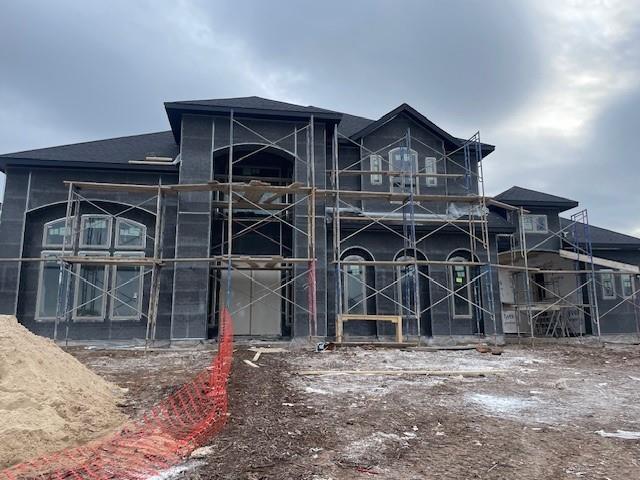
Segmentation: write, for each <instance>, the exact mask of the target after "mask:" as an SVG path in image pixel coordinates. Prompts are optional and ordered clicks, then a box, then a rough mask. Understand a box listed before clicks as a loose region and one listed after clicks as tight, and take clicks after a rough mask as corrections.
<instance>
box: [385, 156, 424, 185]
mask: <svg viewBox="0 0 640 480" xmlns="http://www.w3.org/2000/svg"><path fill="white" fill-rule="evenodd" d="M389 171H390V172H394V175H390V176H389V183H390V187H391V193H410V192H411V191H412V190H413V193H416V194H417V193H419V189H418V182H417V181H416V179H417V178H418V177H416V176H415V174H416V173H418V152H416V151H415V150H410V149H408V148H407V147H398V148H394V149H392V150H389Z"/></svg>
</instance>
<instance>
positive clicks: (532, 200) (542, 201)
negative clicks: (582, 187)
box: [494, 186, 578, 211]
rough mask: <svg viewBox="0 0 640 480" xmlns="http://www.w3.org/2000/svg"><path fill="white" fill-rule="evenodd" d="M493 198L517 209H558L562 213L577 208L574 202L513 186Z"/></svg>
mask: <svg viewBox="0 0 640 480" xmlns="http://www.w3.org/2000/svg"><path fill="white" fill-rule="evenodd" d="M494 198H495V199H496V200H499V201H501V202H504V203H507V204H509V205H514V206H517V207H520V206H522V207H558V208H562V209H563V210H562V211H564V210H569V209H570V208H574V207H577V206H578V202H576V201H575V200H570V199H568V198H564V197H558V196H556V195H551V194H549V193H544V192H538V191H536V190H530V189H528V188H522V187H518V186H513V187H511V188H510V189H508V190H505V191H504V192H502V193H500V194H498V195H496V196H495V197H494Z"/></svg>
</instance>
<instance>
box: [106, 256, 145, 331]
mask: <svg viewBox="0 0 640 480" xmlns="http://www.w3.org/2000/svg"><path fill="white" fill-rule="evenodd" d="M114 256H115V257H120V258H123V257H124V258H126V257H130V258H141V257H144V252H116V253H115V254H114ZM143 268H144V267H142V266H139V265H114V266H113V267H112V275H111V291H112V295H113V296H112V297H111V298H110V300H111V310H110V316H111V319H112V320H140V317H141V312H142V308H141V307H142V286H143V283H144V278H143Z"/></svg>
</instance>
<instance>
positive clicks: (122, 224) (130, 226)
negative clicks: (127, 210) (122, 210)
mask: <svg viewBox="0 0 640 480" xmlns="http://www.w3.org/2000/svg"><path fill="white" fill-rule="evenodd" d="M146 237H147V228H146V227H145V226H144V225H142V224H141V223H138V222H134V221H133V220H127V219H125V218H118V219H117V220H116V248H144V246H145V243H146Z"/></svg>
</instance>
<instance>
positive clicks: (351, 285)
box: [342, 255, 367, 315]
mask: <svg viewBox="0 0 640 480" xmlns="http://www.w3.org/2000/svg"><path fill="white" fill-rule="evenodd" d="M362 261H364V258H362V257H361V256H360V255H349V256H347V257H346V258H345V259H344V262H345V263H344V264H343V272H344V273H343V279H342V283H343V286H342V288H343V291H344V299H343V310H344V313H348V314H360V315H366V313H367V300H366V299H367V278H366V270H365V265H362V264H352V263H351V264H350V263H347V262H362Z"/></svg>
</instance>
